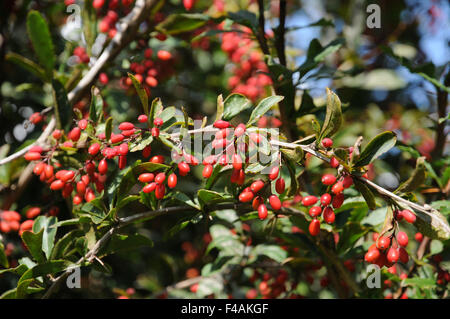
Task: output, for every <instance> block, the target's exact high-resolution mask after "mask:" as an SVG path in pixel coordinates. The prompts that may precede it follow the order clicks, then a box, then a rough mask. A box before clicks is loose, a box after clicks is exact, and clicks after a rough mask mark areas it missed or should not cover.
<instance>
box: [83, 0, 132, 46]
mask: <svg viewBox="0 0 450 319" xmlns="http://www.w3.org/2000/svg"><path fill="white" fill-rule="evenodd" d="M133 2H134V0H121V1H120V0H109V1H105V0H93V1H92V6H93V7H94V9H95V10H97V15H98V16H99V17H102V18H101V20H100V22H99V24H98V29H99V31H100V32H102V33H108V36H109V37H110V38H113V37H114V36H115V35H116V33H117V29H116V23H117V21H118V20H119V14H121V15H124V16H125V15H127V14H128V13H129V12H130V7H131V5H132V3H133Z"/></svg>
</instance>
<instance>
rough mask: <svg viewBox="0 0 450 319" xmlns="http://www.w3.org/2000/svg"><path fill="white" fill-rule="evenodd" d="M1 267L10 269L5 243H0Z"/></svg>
mask: <svg viewBox="0 0 450 319" xmlns="http://www.w3.org/2000/svg"><path fill="white" fill-rule="evenodd" d="M0 265H1V266H3V267H5V268H9V262H8V257H7V256H6V253H5V247H4V246H3V243H1V242H0Z"/></svg>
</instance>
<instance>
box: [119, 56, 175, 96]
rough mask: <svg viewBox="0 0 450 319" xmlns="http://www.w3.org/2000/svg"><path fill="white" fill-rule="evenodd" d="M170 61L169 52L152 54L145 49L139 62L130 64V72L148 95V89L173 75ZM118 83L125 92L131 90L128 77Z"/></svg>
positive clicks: (131, 86) (131, 85) (131, 84)
mask: <svg viewBox="0 0 450 319" xmlns="http://www.w3.org/2000/svg"><path fill="white" fill-rule="evenodd" d="M171 61H172V53H170V52H169V51H166V50H159V51H158V52H157V53H156V54H154V52H153V50H152V49H151V48H147V49H145V50H144V56H143V59H142V60H141V61H140V62H137V61H134V62H132V63H131V64H130V71H131V72H132V73H133V74H134V76H135V78H136V79H137V80H138V81H139V83H142V84H143V86H144V88H145V89H146V91H147V94H148V95H150V88H154V87H156V86H157V85H158V83H159V82H160V81H162V80H164V79H166V78H167V77H170V76H171V75H172V74H173V72H174V69H173V63H171ZM120 83H121V86H122V87H123V88H124V89H125V90H129V89H131V88H133V82H132V81H131V79H130V78H129V77H122V79H121V82H120Z"/></svg>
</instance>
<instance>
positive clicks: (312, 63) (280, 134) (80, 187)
mask: <svg viewBox="0 0 450 319" xmlns="http://www.w3.org/2000/svg"><path fill="white" fill-rule="evenodd" d="M65 2H66V3H65V5H73V4H75V3H76V2H75V1H65ZM227 2H228V1H227ZM227 2H226V1H219V0H217V1H212V2H211V3H212V5H211V6H209V5H208V6H206V5H205V4H203V3H201V2H198V3H197V2H196V1H193V0H192V1H182V3H181V2H180V5H179V6H177V7H176V8H175V7H174V4H173V3H171V4H168V5H162V6H161V5H160V4H159V1H152V0H145V1H144V0H136V1H125V0H123V1H113V0H109V1H97V0H96V1H85V3H84V7H83V28H82V30H81V31H80V32H82V36H80V38H79V41H78V42H77V43H74V42H73V41H72V42H70V41H68V42H67V46H66V47H65V48H62V47H61V46H60V45H58V46H56V45H55V44H54V39H53V37H54V35H53V32H50V31H53V30H50V27H49V24H48V23H47V20H46V19H45V18H44V15H43V13H41V12H38V11H34V10H33V11H30V12H29V13H28V16H27V21H26V26H27V36H28V39H29V41H30V42H31V45H32V47H33V50H34V52H35V55H34V56H31V57H23V56H21V55H19V54H17V53H12V52H10V53H8V54H7V61H8V62H9V63H10V64H12V63H15V64H16V65H18V66H19V67H22V68H25V69H26V70H28V71H30V72H31V73H32V74H33V76H34V78H33V80H34V81H36V83H37V81H40V83H41V86H42V84H43V89H42V90H43V92H44V91H46V92H47V93H48V96H49V97H50V100H51V102H50V103H49V104H50V105H47V106H48V107H47V108H45V109H43V110H42V111H32V112H29V115H28V120H27V123H26V124H27V125H28V126H31V125H33V127H34V130H35V131H36V132H39V134H38V135H37V136H36V137H30V138H29V139H28V141H27V142H26V144H24V145H22V146H21V147H19V148H17V149H16V150H15V152H11V154H10V155H9V156H7V154H8V145H5V146H3V147H2V148H1V154H2V155H1V156H3V159H1V160H0V164H1V166H0V168H1V176H0V178H1V183H2V185H3V184H4V185H5V186H4V188H5V189H2V190H1V192H2V193H3V192H4V194H5V195H3V194H2V197H1V202H2V209H1V210H0V265H1V266H2V269H0V289H1V290H2V291H1V292H2V297H4V298H26V297H44V298H48V297H54V296H55V294H56V292H57V291H60V292H62V293H64V295H63V296H67V297H71V296H73V295H74V294H77V293H80V292H79V291H77V292H73V291H70V290H67V289H65V287H64V283H65V280H66V278H67V277H68V276H69V275H70V273H71V271H72V269H73V268H77V267H82V268H83V273H85V271H84V270H86V272H95V273H105V274H112V275H113V276H115V274H116V271H117V270H116V267H119V268H120V267H127V269H130V270H131V271H135V273H134V276H135V279H136V281H133V282H131V283H130V282H126V279H122V278H119V279H118V280H117V281H116V284H117V283H118V285H119V286H118V287H116V288H115V289H113V290H112V291H108V292H105V296H116V297H118V298H135V297H137V298H138V297H148V296H150V297H158V298H167V297H199V298H203V297H216V298H233V297H237V298H244V297H245V298H248V299H255V298H301V297H328V296H333V297H340V298H350V297H363V298H367V297H371V298H402V299H405V298H409V297H415V298H441V297H443V296H446V294H447V293H448V290H447V287H448V284H449V282H450V274H449V268H448V260H447V259H448V240H449V239H450V226H449V224H448V215H449V207H450V201H448V200H446V199H445V196H446V194H448V177H449V169H448V158H445V156H443V155H444V154H446V153H445V152H446V150H445V123H446V121H447V120H448V116H446V114H445V106H446V104H447V96H448V92H449V88H448V86H447V85H448V78H449V75H448V74H449V72H448V70H447V73H446V74H447V75H446V76H445V80H444V82H443V83H441V82H440V81H439V80H438V79H437V78H435V74H428V73H423V72H422V71H420V70H421V69H419V68H414V67H412V65H411V64H410V63H409V62H405V60H402V59H400V58H399V57H398V56H397V55H396V54H395V53H394V51H393V50H391V49H390V48H386V47H383V50H384V51H385V54H387V55H388V56H390V57H391V58H393V59H397V60H398V61H400V62H401V63H403V65H404V66H405V67H407V68H409V70H410V71H411V72H413V73H414V72H417V73H418V74H419V75H421V76H422V77H424V78H425V80H427V81H428V84H430V85H432V86H434V88H435V90H436V92H437V96H438V98H437V103H438V106H439V107H440V112H441V113H442V110H441V109H442V103H444V107H443V108H444V114H441V113H440V114H439V120H438V121H436V123H435V124H436V136H437V143H436V145H435V149H434V150H433V149H424V148H423V147H422V148H419V147H418V148H419V150H416V148H415V146H414V145H413V143H412V142H411V139H409V141H410V142H411V143H408V139H406V138H405V135H407V134H406V133H407V132H402V131H401V130H400V129H399V124H398V123H397V124H394V123H391V122H390V125H384V123H381V124H380V121H377V123H378V124H380V125H379V126H374V127H371V133H370V134H364V135H365V138H363V137H362V136H358V135H356V136H355V134H354V133H353V132H352V130H356V131H357V130H358V128H356V129H355V127H356V124H357V121H355V119H352V118H351V116H349V117H347V116H346V114H343V113H344V111H346V109H349V108H351V105H350V104H351V103H347V101H345V103H343V102H341V99H340V97H339V96H338V94H337V93H336V92H337V91H336V90H335V89H333V90H331V89H329V88H323V90H321V93H320V98H319V99H313V98H312V97H311V96H310V93H309V92H308V90H304V92H303V95H302V96H301V98H299V97H298V96H297V94H296V91H298V90H299V85H300V84H301V83H306V81H307V80H308V79H309V78H310V77H312V78H314V77H317V78H320V77H322V76H325V75H326V74H328V73H329V71H330V70H327V68H329V69H330V68H333V67H334V69H336V65H331V66H330V65H327V62H329V61H328V59H329V58H331V57H333V54H337V53H338V52H339V50H341V49H346V50H350V46H349V47H345V46H346V44H345V42H344V41H342V40H341V39H337V40H335V41H332V42H330V43H329V44H328V45H326V46H322V45H321V44H320V42H319V41H318V40H317V39H314V40H312V41H311V43H310V44H309V47H308V48H307V54H306V59H305V60H304V61H303V63H302V64H301V65H300V66H296V67H295V68H292V65H290V63H292V64H294V63H295V62H296V61H297V60H295V59H292V61H290V60H289V59H290V57H289V56H288V57H286V53H288V52H289V51H286V50H285V46H286V43H285V33H286V32H289V30H287V29H286V28H285V26H284V25H280V26H279V27H278V28H277V29H276V30H275V32H271V31H267V30H266V29H265V27H264V18H263V17H262V16H259V19H258V16H257V14H264V10H265V8H264V1H259V2H258V3H259V5H260V7H259V9H260V10H259V11H258V10H255V8H254V7H253V5H256V3H253V1H249V3H250V4H251V7H249V10H248V11H238V12H227V11H226V10H228V9H227V5H229V3H227ZM230 2H231V1H230ZM261 4H263V6H262V7H261ZM266 9H267V8H266ZM278 9H279V10H280V12H279V14H280V15H284V16H286V14H287V12H286V2H285V1H280V4H279V8H278ZM197 10H198V12H192V11H197ZM292 10H296V8H292ZM268 11H269V12H268V13H270V12H272V11H273V8H270V10H268ZM280 21H284V19H280ZM68 23H69V22H67V24H68ZM121 23H122V24H121ZM282 23H284V22H282ZM50 26H51V27H53V25H50ZM331 26H333V23H332V22H331V21H328V20H325V19H322V20H320V21H318V22H316V23H313V24H311V25H310V27H323V28H326V27H331ZM293 29H296V28H293ZM187 43H189V44H190V45H189V46H187V45H186V44H187ZM99 46H100V47H102V46H103V47H102V50H99V49H98V47H99ZM344 47H345V48H344ZM59 50H63V51H62V52H59ZM186 50H187V51H188V52H186ZM55 53H58V55H55ZM194 56H200V58H198V60H196V61H197V62H196V63H198V66H195V67H194V68H193V70H190V72H191V73H188V72H187V71H186V70H188V69H189V64H190V63H193V62H192V61H193V57H194ZM335 58H336V59H337V58H339V59H343V57H342V56H337V57H335ZM32 59H37V62H33V61H32ZM217 61H227V62H226V63H227V67H223V65H220V62H217ZM340 62H342V61H340ZM219 69H222V71H220V70H219ZM223 69H226V70H228V71H229V72H228V73H224V74H221V76H223V77H224V78H225V75H226V76H227V79H226V80H225V81H222V82H223V83H225V87H221V86H220V85H221V84H217V83H218V82H220V81H218V79H217V73H218V72H224V71H223ZM334 71H336V72H335V74H334V76H335V78H336V79H338V78H340V77H343V76H350V75H351V74H350V73H351V72H348V73H347V70H344V71H343V74H337V73H338V72H337V70H334ZM341 71H342V70H341ZM427 72H428V71H427ZM205 74H209V77H208V79H209V80H211V82H209V81H205V79H204V78H203V76H205ZM331 77H333V75H332V76H331ZM195 78H197V80H199V81H200V82H201V85H200V84H199V85H198V86H191V83H190V82H192V81H193V79H195ZM178 80H179V81H180V83H181V84H174V81H178ZM335 85H336V89H339V88H340V86H339V85H342V84H339V83H336V84H335ZM24 86H26V85H25V84H24ZM183 86H184V87H183ZM217 86H219V87H217ZM330 86H331V85H330ZM22 89H24V90H26V88H24V87H23V88H22ZM202 89H204V90H205V91H206V90H207V89H208V95H209V96H214V98H213V102H211V99H210V100H208V103H205V104H207V106H208V107H207V108H206V112H205V113H206V115H207V116H203V114H200V115H199V113H201V112H200V111H201V110H200V108H199V107H196V103H199V102H198V101H199V100H200V99H201V97H200V96H199V95H198V92H202ZM219 89H220V91H226V90H228V91H229V94H228V95H226V94H225V93H224V94H223V95H222V94H219V95H218V96H217V94H215V93H214V94H212V92H217V91H219ZM187 91H192V92H191V94H188V93H186V92H187ZM335 91H336V92H335ZM180 92H181V93H180ZM30 94H31V93H30ZM180 94H181V96H180ZM158 95H161V97H162V98H158V97H157V96H158ZM225 95H226V96H225ZM339 95H340V94H339ZM342 96H344V98H343V99H344V100H347V99H349V100H350V97H349V94H348V92H347V93H346V92H343V95H342ZM32 98H35V97H34V96H33V97H32ZM178 98H179V99H180V101H183V102H182V103H179V101H177V99H178ZM444 98H445V100H444V102H443V99H444ZM316 100H318V101H316ZM39 101H40V102H39V103H48V102H45V101H41V100H39ZM166 101H169V102H166ZM185 102H187V103H188V104H189V105H190V107H183V106H181V107H175V106H171V104H175V105H182V104H183V103H185ZM2 115H3V114H2ZM344 119H345V121H344ZM391 120H392V119H391ZM358 121H359V120H358ZM389 121H390V120H389ZM2 123H3V122H2ZM442 123H444V126H443V125H442ZM372 124H373V123H372ZM33 127H32V128H33ZM357 132H358V133H356V134H359V131H357ZM421 134H425V133H423V132H422V133H421ZM442 134H444V137H442ZM399 135H400V138H401V140H400V139H399ZM442 138H444V142H442V141H441V139H442ZM442 143H443V144H442ZM430 151H433V156H431V155H430ZM399 153H400V155H399ZM394 154H396V155H395V156H396V157H395V160H396V161H401V163H402V164H399V166H398V167H401V170H400V171H398V172H396V171H395V169H394V167H395V166H394V165H392V167H389V165H388V163H389V161H391V160H392V161H394V159H393V157H394ZM391 164H392V163H391ZM446 165H447V166H446ZM403 166H404V167H403ZM380 167H382V168H380ZM386 167H387V168H386ZM405 167H407V168H406V169H405ZM378 170H383V171H384V172H383V173H382V174H381V175H383V174H384V175H385V177H386V175H388V177H389V178H391V179H392V176H394V174H397V176H398V177H399V179H400V182H399V183H397V184H396V185H392V183H391V184H389V183H387V182H383V179H382V178H378V177H379V176H377V172H378ZM441 175H442V176H441ZM5 180H6V182H5ZM2 187H3V186H2ZM174 247H176V248H174ZM180 252H182V254H181V257H180ZM143 257H145V258H146V259H150V262H149V263H148V264H145V265H147V266H148V265H150V266H151V267H149V268H151V270H149V271H148V272H145V273H139V271H142V265H143V264H141V262H142V259H144V258H143ZM124 265H125V266H124ZM369 265H375V266H377V267H379V269H380V270H381V276H382V279H383V285H382V287H381V288H380V289H377V290H373V289H370V288H371V287H369V286H368V284H367V282H366V277H367V275H368V271H369V269H370V268H368V267H369ZM167 266H169V267H167ZM371 267H373V266H371ZM128 277H129V276H128ZM155 278H157V279H155ZM3 279H5V282H4V281H3ZM6 279H7V280H6ZM186 279H188V280H187V281H185V280H186ZM176 281H182V283H183V284H181V285H174V283H175V282H176ZM11 283H13V284H11ZM186 283H190V284H189V285H186ZM178 286H180V287H181V288H177V287H178ZM103 288H104V289H110V285H105V287H103ZM136 288H138V289H139V292H138V293H137V292H136ZM89 289H90V288H89V285H88V286H83V287H82V289H81V291H82V292H81V294H83V291H89ZM86 295H88V294H86Z"/></svg>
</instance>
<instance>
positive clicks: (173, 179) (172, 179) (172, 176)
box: [167, 173, 177, 188]
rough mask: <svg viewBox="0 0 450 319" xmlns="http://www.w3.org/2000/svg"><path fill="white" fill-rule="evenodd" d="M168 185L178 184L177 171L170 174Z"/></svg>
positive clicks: (172, 186)
mask: <svg viewBox="0 0 450 319" xmlns="http://www.w3.org/2000/svg"><path fill="white" fill-rule="evenodd" d="M167 186H169V187H170V188H174V187H175V186H177V175H176V174H175V173H172V174H170V175H169V177H168V179H167Z"/></svg>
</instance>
